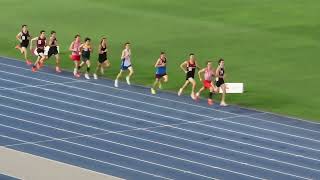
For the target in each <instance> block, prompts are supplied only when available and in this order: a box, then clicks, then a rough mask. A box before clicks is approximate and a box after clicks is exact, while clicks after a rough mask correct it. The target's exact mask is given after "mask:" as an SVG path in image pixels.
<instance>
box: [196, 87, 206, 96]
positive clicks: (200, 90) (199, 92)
mask: <svg viewBox="0 0 320 180" xmlns="http://www.w3.org/2000/svg"><path fill="white" fill-rule="evenodd" d="M203 90H205V87H201V88H200V89H199V91H198V92H197V94H196V96H197V97H199V96H200V95H201V92H202V91H203Z"/></svg>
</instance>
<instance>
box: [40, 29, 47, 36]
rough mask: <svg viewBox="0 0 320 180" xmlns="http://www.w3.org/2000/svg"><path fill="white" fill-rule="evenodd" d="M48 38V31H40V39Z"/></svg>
mask: <svg viewBox="0 0 320 180" xmlns="http://www.w3.org/2000/svg"><path fill="white" fill-rule="evenodd" d="M45 36H46V31H44V30H42V31H40V37H41V38H44V37H45Z"/></svg>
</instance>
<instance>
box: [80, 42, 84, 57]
mask: <svg viewBox="0 0 320 180" xmlns="http://www.w3.org/2000/svg"><path fill="white" fill-rule="evenodd" d="M83 46H84V44H81V45H80V47H79V54H80V55H81V53H82V49H83Z"/></svg>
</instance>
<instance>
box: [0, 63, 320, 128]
mask: <svg viewBox="0 0 320 180" xmlns="http://www.w3.org/2000/svg"><path fill="white" fill-rule="evenodd" d="M0 64H1V63H0ZM4 65H6V64H4ZM8 66H11V65H8ZM13 67H14V68H20V67H16V66H13ZM21 69H24V68H21ZM24 70H26V69H24ZM2 72H4V73H8V74H14V75H16V76H21V77H25V76H22V75H19V74H15V73H9V72H6V71H2ZM42 73H45V72H42ZM45 74H48V75H52V76H56V77H60V78H66V79H72V78H67V77H63V76H57V75H54V74H49V73H45ZM25 78H31V77H25ZM31 79H36V80H39V81H45V82H51V81H46V80H42V79H38V78H31ZM75 82H84V83H89V82H87V81H75ZM91 84H95V85H99V84H96V83H91ZM64 86H66V87H73V88H77V87H74V86H67V85H64ZM100 86H104V87H107V88H113V87H110V86H105V85H100ZM113 89H118V88H113ZM119 90H121V89H119ZM102 94H103V95H106V96H110V97H115V98H120V99H124V100H129V101H133V102H138V103H143V104H148V105H151V106H156V107H161V108H166V109H171V110H174V111H180V112H183V113H188V114H193V115H197V116H202V117H206V118H212V117H210V116H206V115H202V114H197V113H191V112H188V111H183V110H179V109H175V108H169V107H166V106H160V105H156V104H152V103H146V102H143V101H138V100H133V99H130V98H123V97H118V96H113V95H111V94H104V93H102ZM142 95H144V94H142ZM148 96H149V95H148ZM150 97H156V96H150ZM176 102H177V103H178V102H179V101H176ZM186 104H188V103H186ZM188 105H192V104H188ZM192 106H197V107H202V106H198V105H192ZM202 108H207V107H202ZM208 109H211V108H208ZM211 110H216V109H211ZM219 111H220V110H219ZM229 114H230V113H229ZM231 114H235V115H239V114H236V113H231ZM242 116H243V117H247V118H249V119H256V120H259V121H264V122H268V123H272V124H279V125H282V126H286V127H291V128H295V129H300V130H305V131H310V132H314V133H320V132H319V131H315V130H311V129H306V128H301V127H296V126H290V125H286V124H282V123H277V122H272V121H268V120H264V119H260V118H255V117H251V116H250V115H242Z"/></svg>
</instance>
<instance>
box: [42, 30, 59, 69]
mask: <svg viewBox="0 0 320 180" xmlns="http://www.w3.org/2000/svg"><path fill="white" fill-rule="evenodd" d="M44 54H45V55H46V59H45V60H47V59H49V58H50V57H51V56H52V55H54V56H55V58H56V72H58V73H60V72H61V69H60V56H59V49H58V41H57V38H56V32H55V31H51V36H50V39H49V44H48V46H47V47H46V48H45V51H44Z"/></svg>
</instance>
